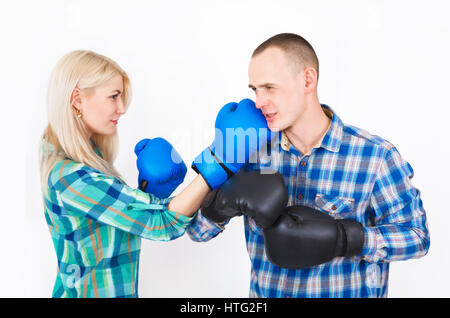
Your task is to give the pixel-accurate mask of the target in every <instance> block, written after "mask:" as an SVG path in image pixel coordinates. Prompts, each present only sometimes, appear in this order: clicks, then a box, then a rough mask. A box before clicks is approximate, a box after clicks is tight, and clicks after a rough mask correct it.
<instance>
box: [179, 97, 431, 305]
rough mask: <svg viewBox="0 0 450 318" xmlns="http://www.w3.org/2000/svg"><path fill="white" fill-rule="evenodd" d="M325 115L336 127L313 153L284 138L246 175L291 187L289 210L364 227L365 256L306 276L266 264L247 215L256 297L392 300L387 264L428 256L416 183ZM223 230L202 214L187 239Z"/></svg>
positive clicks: (382, 148)
mask: <svg viewBox="0 0 450 318" xmlns="http://www.w3.org/2000/svg"><path fill="white" fill-rule="evenodd" d="M322 108H323V110H324V112H325V113H326V114H327V115H328V116H329V117H330V118H332V120H331V125H330V127H329V129H328V131H327V132H326V134H325V136H324V137H323V139H322V142H321V144H320V145H319V146H318V147H316V148H314V149H313V151H312V152H311V153H310V154H307V155H302V154H301V153H300V152H299V151H298V150H297V149H296V148H294V147H293V146H292V145H291V144H290V142H289V140H288V139H287V137H286V135H285V134H284V133H280V134H279V135H278V138H275V140H274V141H272V143H271V145H270V147H269V149H268V151H266V152H264V153H263V152H260V153H258V154H256V156H255V157H254V158H251V162H252V163H249V164H247V166H246V167H245V168H246V169H248V170H252V169H269V168H270V169H275V170H278V171H279V172H280V173H281V174H282V175H283V176H284V180H285V182H286V185H287V189H288V193H289V202H288V205H297V204H298V205H306V206H309V207H312V208H316V209H319V210H321V211H323V212H325V213H328V214H330V215H331V216H333V217H334V218H336V219H355V220H357V221H359V222H361V223H362V224H363V226H364V231H365V243H364V248H363V251H362V253H361V255H360V256H358V257H351V258H344V257H336V258H334V259H333V260H332V261H330V262H328V263H325V264H321V265H318V266H313V267H310V268H306V269H300V270H294V269H285V268H280V267H277V266H275V265H273V264H272V263H271V262H270V261H269V260H268V259H267V256H266V254H265V251H264V237H263V235H262V230H261V229H260V228H259V227H258V226H256V224H255V223H254V221H253V220H252V219H250V218H248V217H247V216H244V218H243V220H244V225H245V239H246V244H247V250H248V253H249V256H250V260H251V282H250V292H249V296H250V297H387V293H388V273H389V262H391V261H396V260H406V259H410V258H418V257H421V256H424V255H425V254H426V253H427V251H428V249H429V244H430V238H429V232H428V227H427V222H426V215H425V210H424V208H423V205H422V201H421V199H420V192H419V191H418V190H417V189H416V188H414V187H413V185H412V183H411V178H412V177H413V169H412V168H411V166H410V165H409V164H408V163H407V162H406V161H405V160H403V159H402V157H401V156H400V154H399V152H398V151H397V149H396V148H395V147H394V146H393V145H392V144H391V143H389V142H388V141H386V140H384V139H382V138H380V137H378V136H374V135H371V134H369V133H368V132H366V131H364V130H362V129H359V128H356V127H353V126H349V125H345V124H344V123H343V122H342V121H341V120H340V118H339V117H338V116H337V115H336V114H334V112H333V111H332V109H331V108H330V107H328V106H327V105H322ZM225 225H226V222H225V223H224V224H221V225H218V224H214V223H212V222H210V221H208V220H207V219H206V218H204V217H203V216H202V215H201V213H198V214H197V216H196V218H195V219H194V221H193V222H192V223H191V224H190V225H189V227H188V229H187V232H188V234H189V236H190V237H191V239H193V240H194V241H208V240H210V239H211V238H213V237H215V236H216V235H218V234H219V233H221V232H222V231H223V229H224V226H225ZM285 248H295V246H286V247H285Z"/></svg>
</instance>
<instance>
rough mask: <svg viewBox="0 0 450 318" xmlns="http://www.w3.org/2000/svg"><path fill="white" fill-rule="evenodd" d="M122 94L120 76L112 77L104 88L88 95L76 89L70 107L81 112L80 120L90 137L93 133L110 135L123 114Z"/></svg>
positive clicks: (96, 89) (114, 130) (99, 88)
mask: <svg viewBox="0 0 450 318" xmlns="http://www.w3.org/2000/svg"><path fill="white" fill-rule="evenodd" d="M77 93H78V94H77ZM122 93H123V79H122V76H121V75H117V76H115V77H113V78H112V79H111V80H110V81H109V82H107V83H106V84H105V85H104V86H101V87H97V88H95V89H94V90H93V91H92V92H89V93H86V92H83V91H81V90H79V89H78V88H76V89H75V90H74V94H75V95H73V96H75V97H73V101H74V102H72V105H73V106H74V107H76V108H77V109H79V110H80V111H81V114H82V117H81V119H82V120H83V122H84V123H85V124H86V126H87V128H88V131H89V133H90V136H92V134H94V133H95V134H98V135H112V134H114V133H115V132H116V129H117V128H116V126H117V123H118V120H119V118H120V116H122V115H123V114H125V106H124V104H123V101H122ZM77 97H78V98H77ZM90 136H89V137H90Z"/></svg>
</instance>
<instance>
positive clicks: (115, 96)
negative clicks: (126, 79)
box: [109, 94, 119, 99]
mask: <svg viewBox="0 0 450 318" xmlns="http://www.w3.org/2000/svg"><path fill="white" fill-rule="evenodd" d="M117 96H119V94H116V95H112V96H109V97H110V98H112V99H116V98H117Z"/></svg>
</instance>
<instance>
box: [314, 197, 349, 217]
mask: <svg viewBox="0 0 450 318" xmlns="http://www.w3.org/2000/svg"><path fill="white" fill-rule="evenodd" d="M315 204H316V206H317V208H319V209H320V210H321V211H323V212H326V213H328V214H329V215H331V216H332V217H334V218H335V219H355V218H356V211H355V200H354V199H352V198H344V197H336V196H330V195H327V194H321V193H318V194H316V198H315Z"/></svg>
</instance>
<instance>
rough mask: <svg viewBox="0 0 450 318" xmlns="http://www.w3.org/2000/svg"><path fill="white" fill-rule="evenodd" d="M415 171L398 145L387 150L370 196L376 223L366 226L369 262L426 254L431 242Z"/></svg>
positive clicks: (365, 256) (366, 256)
mask: <svg viewBox="0 0 450 318" xmlns="http://www.w3.org/2000/svg"><path fill="white" fill-rule="evenodd" d="M413 175H414V171H413V169H412V167H411V166H410V165H409V163H408V162H406V161H405V160H403V158H402V157H401V156H400V154H399V152H398V151H397V149H395V147H393V148H391V149H390V150H389V151H387V153H386V155H385V159H384V161H383V162H382V164H381V166H380V169H379V172H378V174H377V178H376V180H375V184H374V188H373V192H372V197H371V199H370V205H371V207H370V208H371V212H372V213H373V215H374V223H375V224H374V226H372V227H365V228H364V231H365V243H364V248H363V251H362V255H363V256H364V258H365V259H366V260H367V261H369V262H374V263H376V262H384V261H397V260H406V259H410V258H419V257H422V256H424V255H425V254H426V253H427V252H428V249H429V246H430V236H429V231H428V226H427V220H426V214H425V210H424V207H423V203H422V200H421V198H420V191H419V190H418V189H416V188H414V187H413V185H412V183H411V179H412V177H413Z"/></svg>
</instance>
